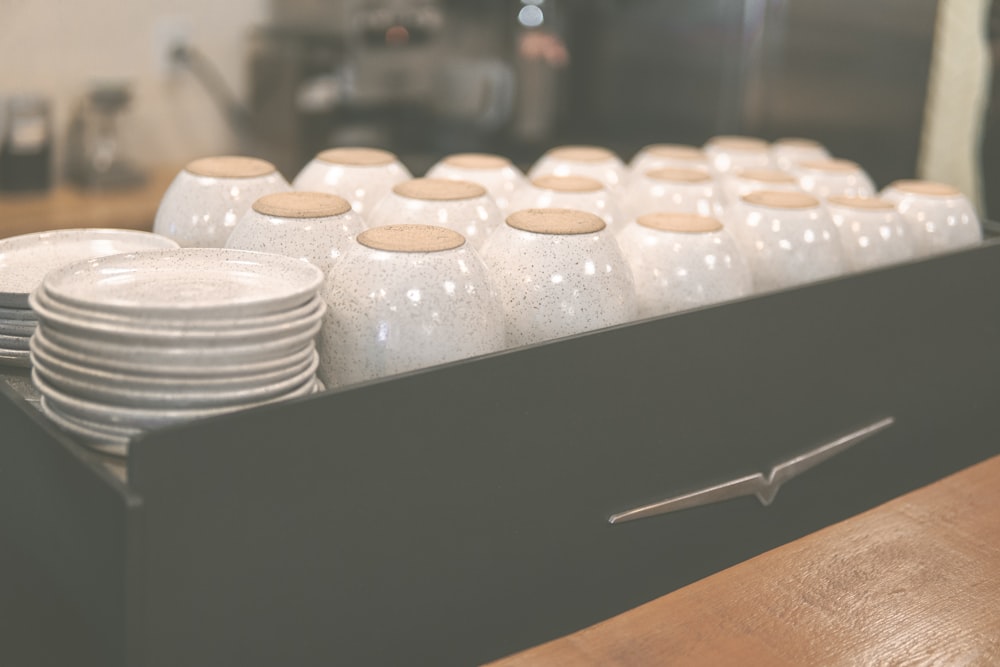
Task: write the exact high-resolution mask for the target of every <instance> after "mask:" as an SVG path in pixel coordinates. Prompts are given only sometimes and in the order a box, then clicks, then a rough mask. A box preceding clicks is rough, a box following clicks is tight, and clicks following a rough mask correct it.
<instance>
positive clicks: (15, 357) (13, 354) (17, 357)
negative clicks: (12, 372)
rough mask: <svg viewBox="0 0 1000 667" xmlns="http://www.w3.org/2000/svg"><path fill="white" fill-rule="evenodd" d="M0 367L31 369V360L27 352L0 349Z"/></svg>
mask: <svg viewBox="0 0 1000 667" xmlns="http://www.w3.org/2000/svg"><path fill="white" fill-rule="evenodd" d="M0 366H20V367H22V368H30V367H31V358H30V356H29V353H28V351H27V350H11V349H8V348H5V347H0Z"/></svg>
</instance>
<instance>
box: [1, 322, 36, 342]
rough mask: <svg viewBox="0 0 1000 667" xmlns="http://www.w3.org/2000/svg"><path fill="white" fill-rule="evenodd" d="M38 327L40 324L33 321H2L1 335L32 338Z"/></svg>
mask: <svg viewBox="0 0 1000 667" xmlns="http://www.w3.org/2000/svg"><path fill="white" fill-rule="evenodd" d="M36 326H38V322H37V321H32V320H0V335H6V336H30V335H31V334H33V333H34V332H35V327H36ZM0 345H2V343H0Z"/></svg>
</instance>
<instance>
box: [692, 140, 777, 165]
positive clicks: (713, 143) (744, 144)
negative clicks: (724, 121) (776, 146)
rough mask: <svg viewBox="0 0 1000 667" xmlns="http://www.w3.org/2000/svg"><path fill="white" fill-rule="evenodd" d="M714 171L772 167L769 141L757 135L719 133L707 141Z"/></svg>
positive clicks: (706, 152)
mask: <svg viewBox="0 0 1000 667" xmlns="http://www.w3.org/2000/svg"><path fill="white" fill-rule="evenodd" d="M705 154H706V155H707V156H708V160H709V163H710V164H711V166H712V171H713V172H714V173H716V174H728V173H729V172H731V171H732V170H733V169H738V168H741V167H771V166H773V164H772V162H771V151H770V147H769V146H768V143H767V142H766V141H764V140H763V139H757V138H756V137H742V136H736V135H719V136H716V137H712V138H711V139H709V140H708V141H707V142H705Z"/></svg>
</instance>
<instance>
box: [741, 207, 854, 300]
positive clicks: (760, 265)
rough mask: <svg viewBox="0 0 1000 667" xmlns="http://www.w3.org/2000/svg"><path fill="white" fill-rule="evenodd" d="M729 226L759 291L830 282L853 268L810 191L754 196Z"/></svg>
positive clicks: (826, 215)
mask: <svg viewBox="0 0 1000 667" xmlns="http://www.w3.org/2000/svg"><path fill="white" fill-rule="evenodd" d="M727 223H728V225H729V228H730V230H731V231H732V232H733V234H734V236H735V237H736V239H737V241H738V242H739V244H740V249H741V250H742V251H743V256H744V257H745V258H746V260H747V263H748V264H749V265H750V270H751V272H752V273H753V283H754V288H755V289H756V290H757V291H766V290H773V289H780V288H783V287H790V286H792V285H799V284H802V283H808V282H812V281H815V280H821V279H823V278H830V277H833V276H837V275H841V274H843V273H844V272H845V271H846V269H847V263H846V261H845V259H844V251H843V249H842V247H841V243H840V233H839V232H838V231H837V227H836V225H834V224H833V220H831V219H830V214H829V213H828V212H827V210H826V208H825V207H824V206H823V204H821V203H820V201H819V200H818V199H817V198H816V197H814V196H812V195H810V194H806V193H805V192H778V191H772V190H759V191H757V192H752V193H750V194H748V195H746V196H744V197H743V198H742V199H741V200H740V203H739V204H738V205H737V206H734V207H733V208H732V210H731V212H730V214H729V217H728V219H727Z"/></svg>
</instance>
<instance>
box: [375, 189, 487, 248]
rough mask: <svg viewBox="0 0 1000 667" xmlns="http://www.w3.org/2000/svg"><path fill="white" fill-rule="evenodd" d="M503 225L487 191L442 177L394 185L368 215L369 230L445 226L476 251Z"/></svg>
mask: <svg viewBox="0 0 1000 667" xmlns="http://www.w3.org/2000/svg"><path fill="white" fill-rule="evenodd" d="M502 222H503V214H502V213H501V212H500V209H499V208H497V205H496V203H495V202H494V201H493V198H492V197H490V196H489V193H487V192H486V188H484V187H483V186H481V185H479V184H478V183H470V182H469V181H452V180H447V179H441V178H414V179H413V180H410V181H404V182H403V183H399V184H397V185H395V186H394V187H393V188H392V192H390V193H389V194H388V195H386V196H385V198H384V199H382V201H380V202H379V203H378V205H377V206H375V209H374V210H373V211H372V212H371V215H370V216H368V225H369V227H384V226H387V225H436V226H439V227H447V228H448V229H451V230H453V231H456V232H458V233H459V234H461V235H462V236H463V237H465V239H466V240H467V241H468V242H469V243H470V244H471V245H472V247H474V248H477V249H478V248H480V247H481V246H482V244H483V241H484V240H485V239H486V237H487V236H489V234H490V232H492V231H493V229H495V228H496V227H499V226H500V224H501V223H502Z"/></svg>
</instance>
